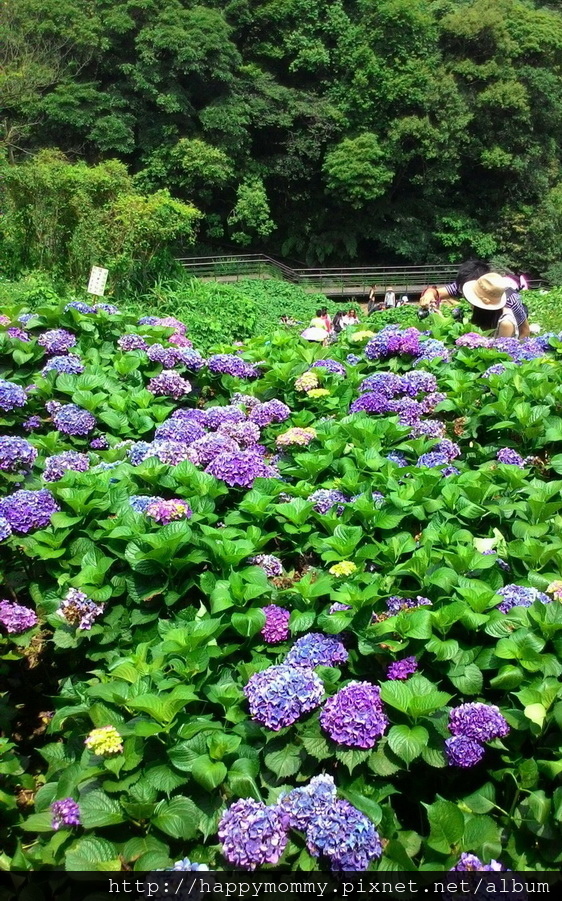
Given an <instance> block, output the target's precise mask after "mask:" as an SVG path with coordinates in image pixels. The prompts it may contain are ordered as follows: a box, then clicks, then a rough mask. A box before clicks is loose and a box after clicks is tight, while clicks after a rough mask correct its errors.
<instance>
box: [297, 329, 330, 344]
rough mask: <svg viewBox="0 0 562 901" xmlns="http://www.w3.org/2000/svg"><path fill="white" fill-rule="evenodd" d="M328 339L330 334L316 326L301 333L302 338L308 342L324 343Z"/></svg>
mask: <svg viewBox="0 0 562 901" xmlns="http://www.w3.org/2000/svg"><path fill="white" fill-rule="evenodd" d="M327 337H328V332H327V331H326V330H325V329H323V328H315V327H314V326H309V327H308V328H305V330H304V332H301V338H305V339H306V340H307V341H324V340H325V339H326V338H327Z"/></svg>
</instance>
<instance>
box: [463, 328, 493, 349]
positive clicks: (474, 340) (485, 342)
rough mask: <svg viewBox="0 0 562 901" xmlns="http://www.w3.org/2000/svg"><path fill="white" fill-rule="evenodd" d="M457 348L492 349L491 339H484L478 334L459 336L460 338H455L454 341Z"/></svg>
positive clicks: (468, 333) (470, 333)
mask: <svg viewBox="0 0 562 901" xmlns="http://www.w3.org/2000/svg"><path fill="white" fill-rule="evenodd" d="M455 344H456V345H457V347H471V348H474V347H492V346H493V344H492V339H491V338H485V337H484V335H480V334H478V332H467V333H466V334H465V335H461V336H460V338H457V340H456V341H455Z"/></svg>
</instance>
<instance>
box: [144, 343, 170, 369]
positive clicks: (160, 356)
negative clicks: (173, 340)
mask: <svg viewBox="0 0 562 901" xmlns="http://www.w3.org/2000/svg"><path fill="white" fill-rule="evenodd" d="M146 355H147V357H148V359H149V360H150V361H151V362H152V363H161V364H162V366H163V367H164V369H173V367H174V366H175V365H176V363H177V360H178V354H177V351H176V350H175V349H174V348H173V347H164V346H163V345H162V344H152V345H151V346H150V347H148V348H147V349H146Z"/></svg>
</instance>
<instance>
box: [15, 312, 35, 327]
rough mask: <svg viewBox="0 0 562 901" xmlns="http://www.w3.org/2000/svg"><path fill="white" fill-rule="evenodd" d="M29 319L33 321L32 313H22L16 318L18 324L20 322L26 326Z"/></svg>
mask: <svg viewBox="0 0 562 901" xmlns="http://www.w3.org/2000/svg"><path fill="white" fill-rule="evenodd" d="M30 319H33V313H22V314H21V315H20V316H18V322H21V324H22V325H27V323H28V322H29V320H30Z"/></svg>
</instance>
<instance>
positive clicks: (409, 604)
mask: <svg viewBox="0 0 562 901" xmlns="http://www.w3.org/2000/svg"><path fill="white" fill-rule="evenodd" d="M386 607H387V610H388V612H389V614H390V615H391V616H397V615H398V614H399V613H402V612H403V611H404V610H415V609H416V608H417V607H431V601H430V600H429V598H423V597H421V596H420V595H418V596H417V597H416V598H401V597H398V596H397V595H394V596H393V597H391V598H387V601H386Z"/></svg>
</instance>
